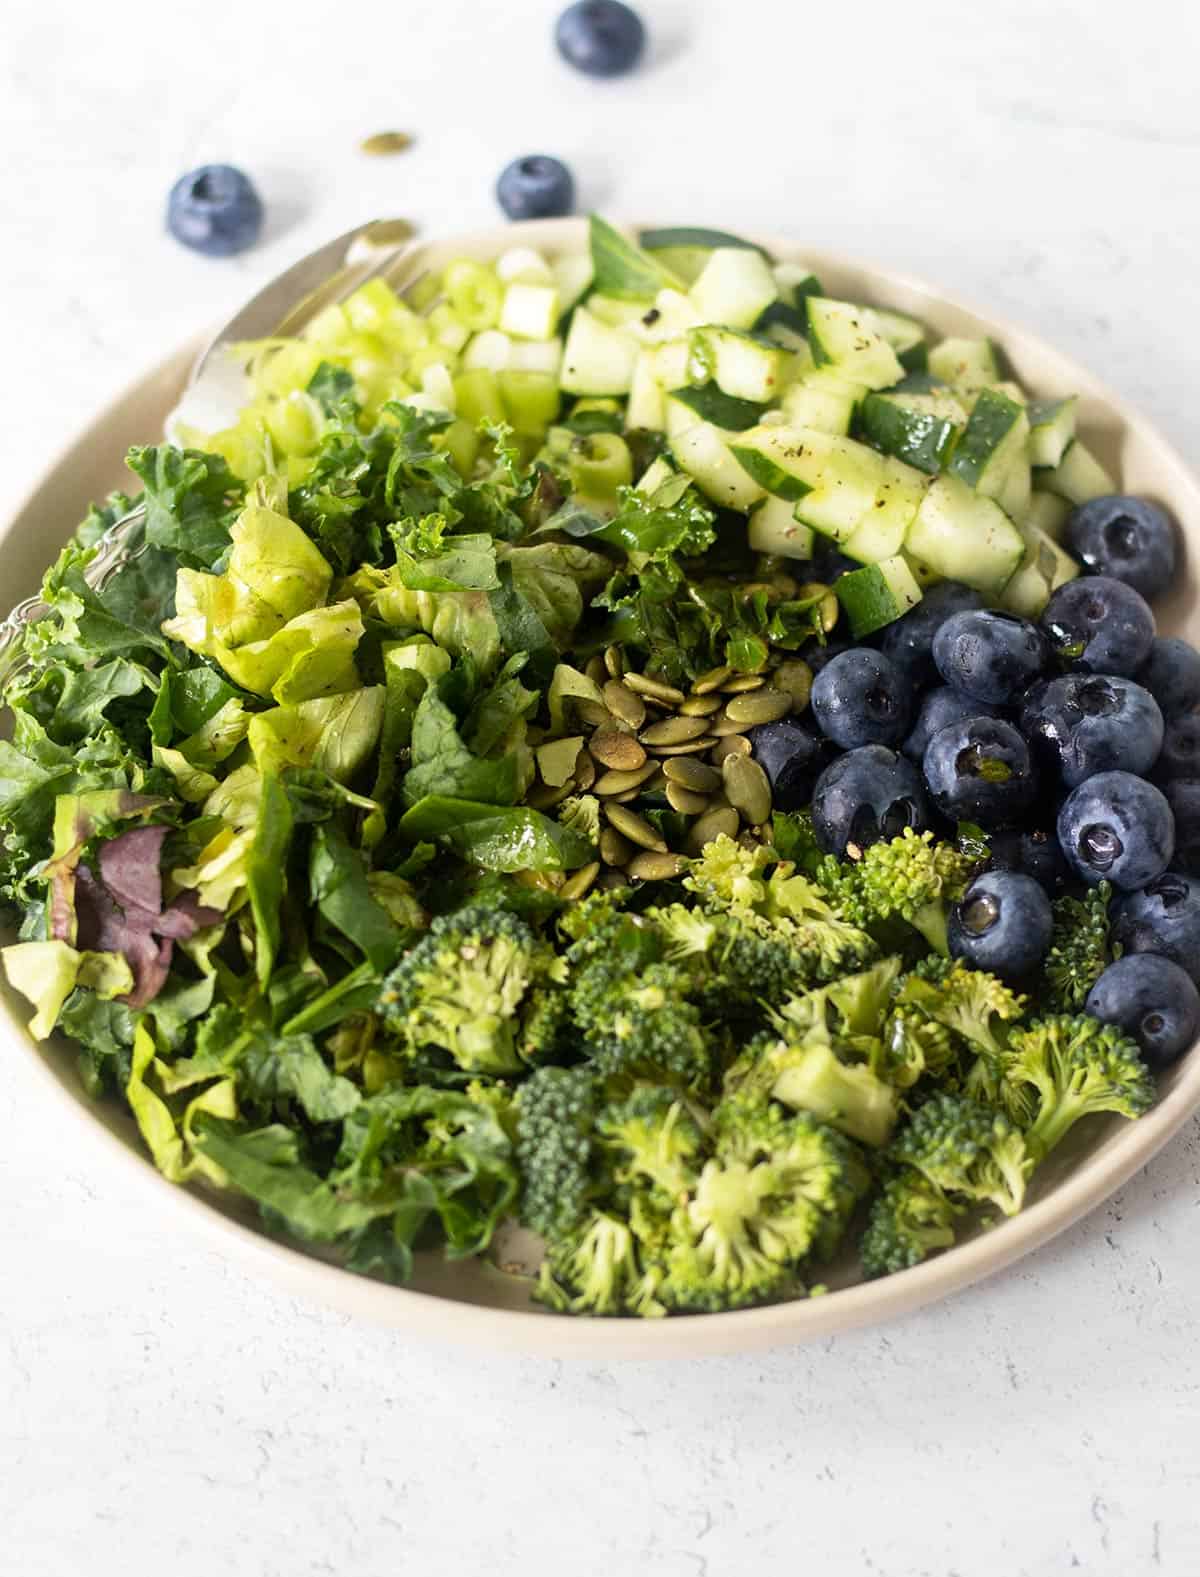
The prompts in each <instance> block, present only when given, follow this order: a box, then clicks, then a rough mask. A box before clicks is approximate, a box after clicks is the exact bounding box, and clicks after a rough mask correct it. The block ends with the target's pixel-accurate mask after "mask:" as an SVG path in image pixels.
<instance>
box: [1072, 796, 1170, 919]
mask: <svg viewBox="0 0 1200 1577" xmlns="http://www.w3.org/2000/svg"><path fill="white" fill-rule="evenodd" d="M1058 841H1059V843H1061V844H1062V850H1063V853H1064V854H1065V855H1066V857H1067V859H1068V860H1069V862H1070V863H1071V865H1072V867H1073V868H1074V870H1075V872H1076V874H1077V875H1079V876H1082V877H1083V879H1084V881H1085V882H1092V883H1095V882H1102V881H1109V882H1111V883H1112V884H1113V886H1114V887H1122V888H1124V889H1126V890H1127V891H1131V890H1132V889H1133V888H1135V887H1145V886H1146V885H1147V883H1149V882H1153V881H1157V879H1158V878H1159V877H1160V876H1161V875H1162V873H1163V872H1164V871H1165V870H1166V868H1167V866H1168V865H1170V863H1171V857H1172V855H1173V854H1174V852H1175V818H1174V816H1173V815H1172V814H1171V807H1170V805H1169V804H1168V803H1167V800H1166V799H1165V798H1164V796H1163V794H1162V792H1161V791H1160V790H1159V789H1156V788H1155V787H1154V785H1153V783H1147V782H1146V781H1145V780H1144V779H1143V778H1138V777H1134V775H1133V774H1132V773H1131V772H1099V773H1097V775H1096V776H1095V777H1094V778H1088V780H1087V781H1086V782H1085V783H1081V784H1080V785H1079V787H1078V788H1074V789H1072V790H1071V792H1070V793H1069V794H1068V795H1067V797H1066V799H1065V800H1064V801H1063V803H1062V808H1061V809H1060V811H1059V813H1058Z"/></svg>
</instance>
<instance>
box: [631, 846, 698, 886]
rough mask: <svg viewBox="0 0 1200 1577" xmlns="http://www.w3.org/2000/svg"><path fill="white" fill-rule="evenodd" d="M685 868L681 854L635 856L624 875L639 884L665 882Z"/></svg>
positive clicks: (685, 863)
mask: <svg viewBox="0 0 1200 1577" xmlns="http://www.w3.org/2000/svg"><path fill="white" fill-rule="evenodd" d="M686 867H687V861H686V860H685V859H684V858H683V856H682V855H681V854H665V853H664V854H660V853H653V854H650V853H646V854H635V855H634V857H633V859H632V860H630V862H629V864H628V865H627V866H626V867H625V874H626V875H627V876H632V877H633V879H634V880H635V881H639V882H665V881H669V880H670V879H671V877H672V876H678V875H680V874H681V873H682V872H683V871H684V870H685V869H686Z"/></svg>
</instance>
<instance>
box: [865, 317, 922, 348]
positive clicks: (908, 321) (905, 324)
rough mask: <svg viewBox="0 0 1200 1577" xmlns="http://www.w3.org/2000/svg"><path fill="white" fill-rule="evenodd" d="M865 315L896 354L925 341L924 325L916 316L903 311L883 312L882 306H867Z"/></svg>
mask: <svg viewBox="0 0 1200 1577" xmlns="http://www.w3.org/2000/svg"><path fill="white" fill-rule="evenodd" d="M866 315H867V322H868V323H869V324H870V325H871V327H872V328H873V329H874V330H875V332H876V334H882V336H883V338H884V339H885V340H887V342H888V344H889V345H890V346H891V347H892V349H893V350H894V351H895V352H896V354H897V356H900V355H903V353H904V352H905V351H908V350H915V349H916V347H917V346H918V345H922V344H924V342H925V325H924V324H923V323H922V322H921V321H920V320H919V319H917V318H910V317H906V316H905V314H904V313H903V312H885V311H884V310H883V308H882V307H867V308H866Z"/></svg>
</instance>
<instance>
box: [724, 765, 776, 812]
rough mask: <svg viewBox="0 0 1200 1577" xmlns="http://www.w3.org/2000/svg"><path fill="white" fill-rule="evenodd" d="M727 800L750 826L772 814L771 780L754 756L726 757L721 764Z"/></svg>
mask: <svg viewBox="0 0 1200 1577" xmlns="http://www.w3.org/2000/svg"><path fill="white" fill-rule="evenodd" d="M721 772H722V773H723V775H724V778H725V793H726V795H727V796H728V799H729V803H730V804H731V805H732V806H733V807H734V809H735V810H738V811H740V812H741V813H742V816H743V817H744V819H745V820H746V821H748V822H749V823H750V825H751V826H752V827H757V826H759V825H760V824H761V823H762V822H764V821H766V819H767V817H768V816H769V815H770V814H771V783H770V779H769V778H768V777H767V774H766V773H765V772H764V771H763V769H762V768H761V767H760V766H759V764H758V762H757V761H755V759H754V757H753V756H726V758H725V760H724V762H723V763H722V764H721Z"/></svg>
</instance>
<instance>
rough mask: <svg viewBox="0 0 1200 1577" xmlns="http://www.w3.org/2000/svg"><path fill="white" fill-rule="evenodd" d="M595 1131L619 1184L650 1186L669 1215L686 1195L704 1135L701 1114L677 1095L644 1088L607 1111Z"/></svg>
mask: <svg viewBox="0 0 1200 1577" xmlns="http://www.w3.org/2000/svg"><path fill="white" fill-rule="evenodd" d="M596 1131H597V1133H598V1135H599V1137H600V1140H601V1142H602V1143H603V1144H604V1146H605V1148H606V1149H607V1150H608V1152H609V1154H610V1157H611V1162H612V1172H613V1176H614V1178H615V1179H616V1181H617V1182H618V1183H635V1184H638V1185H649V1186H650V1187H651V1188H652V1189H653V1190H654V1191H655V1193H656V1194H657V1195H658V1196H660V1197H661V1199H662V1201H663V1202H664V1203H665V1206H666V1208H667V1209H671V1208H673V1207H674V1206H675V1205H676V1204H678V1203H679V1200H680V1199H681V1198H682V1197H683V1196H684V1195H686V1193H687V1190H688V1188H689V1187H690V1185H691V1181H692V1177H693V1172H694V1168H695V1165H696V1163H697V1158H698V1157H699V1155H700V1153H701V1151H702V1149H703V1148H704V1143H705V1135H704V1129H703V1127H702V1126H701V1123H700V1120H699V1118H698V1116H697V1110H696V1108H695V1107H693V1106H691V1105H689V1104H688V1103H686V1102H685V1101H683V1100H682V1099H681V1098H680V1095H679V1092H678V1090H674V1089H670V1088H667V1087H665V1086H663V1085H642V1086H639V1087H638V1088H637V1089H635V1090H634V1092H633V1094H632V1095H630V1096H627V1097H626V1098H625V1099H624V1100H622V1101H617V1102H614V1103H613V1104H611V1105H609V1106H607V1107H605V1109H604V1110H603V1111H602V1112H601V1113H600V1116H599V1118H598V1119H597V1122H596Z"/></svg>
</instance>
